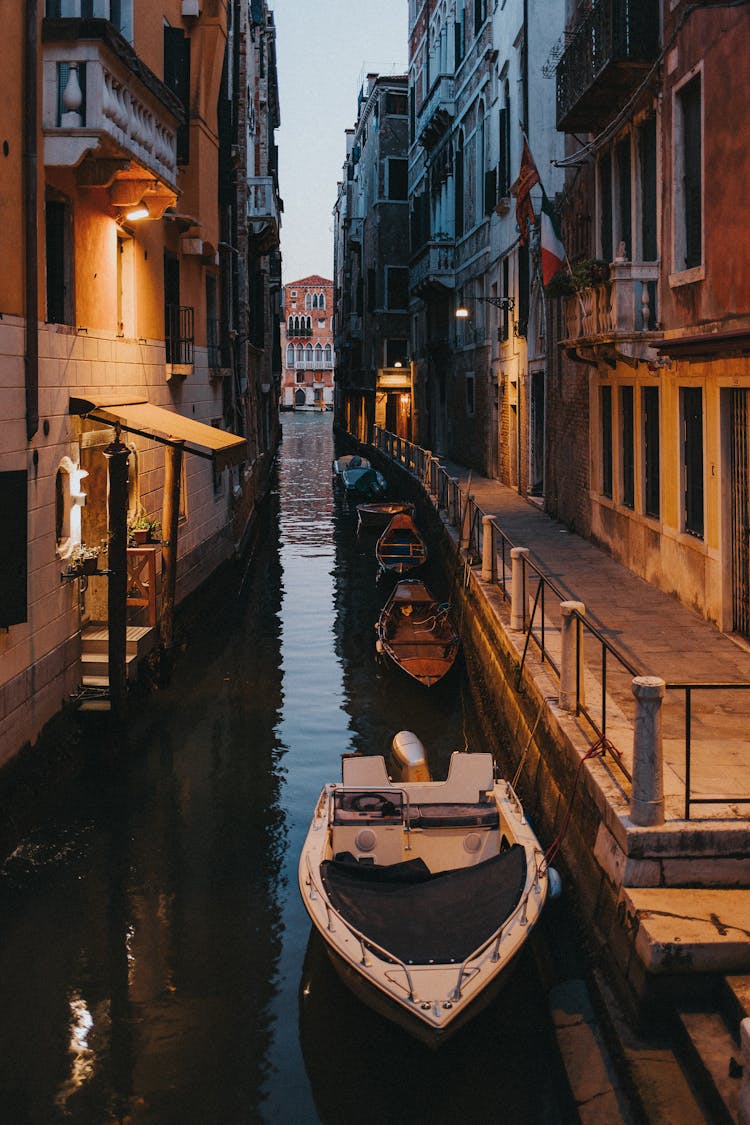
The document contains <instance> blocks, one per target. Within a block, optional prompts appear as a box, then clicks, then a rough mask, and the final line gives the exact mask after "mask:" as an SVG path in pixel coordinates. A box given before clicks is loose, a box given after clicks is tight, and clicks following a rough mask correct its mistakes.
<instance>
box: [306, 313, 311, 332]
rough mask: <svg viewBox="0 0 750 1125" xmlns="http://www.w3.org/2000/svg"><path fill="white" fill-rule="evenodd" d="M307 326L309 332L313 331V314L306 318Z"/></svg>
mask: <svg viewBox="0 0 750 1125" xmlns="http://www.w3.org/2000/svg"><path fill="white" fill-rule="evenodd" d="M305 327H306V328H307V331H308V332H312V317H311V316H308V317H306V318H305Z"/></svg>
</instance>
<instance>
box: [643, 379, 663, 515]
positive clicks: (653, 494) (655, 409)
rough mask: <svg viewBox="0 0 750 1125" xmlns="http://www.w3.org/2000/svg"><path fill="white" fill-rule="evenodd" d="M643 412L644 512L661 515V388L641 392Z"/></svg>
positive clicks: (647, 388)
mask: <svg viewBox="0 0 750 1125" xmlns="http://www.w3.org/2000/svg"><path fill="white" fill-rule="evenodd" d="M641 409H642V412H643V510H644V512H645V513H646V515H647V516H651V517H652V518H653V519H658V518H659V515H660V481H659V388H658V387H644V388H643V389H642V391H641Z"/></svg>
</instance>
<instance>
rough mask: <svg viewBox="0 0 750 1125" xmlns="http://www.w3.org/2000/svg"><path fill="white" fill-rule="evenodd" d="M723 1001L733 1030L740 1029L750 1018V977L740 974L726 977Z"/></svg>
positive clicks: (723, 984)
mask: <svg viewBox="0 0 750 1125" xmlns="http://www.w3.org/2000/svg"><path fill="white" fill-rule="evenodd" d="M722 1001H723V1011H724V1016H725V1018H726V1021H727V1023H728V1024H729V1026H730V1027H731V1028H737V1029H739V1026H740V1023H741V1022H742V1020H744V1019H747V1017H748V1016H750V976H748V975H743V974H739V973H738V974H736V975H734V976H727V977H724V980H723V982H722ZM737 1034H739V1030H738V1031H737Z"/></svg>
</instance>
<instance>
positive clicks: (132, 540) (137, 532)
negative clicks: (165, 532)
mask: <svg viewBox="0 0 750 1125" xmlns="http://www.w3.org/2000/svg"><path fill="white" fill-rule="evenodd" d="M160 539H161V524H160V523H159V521H158V520H152V519H151V518H150V516H144V515H141V516H135V517H134V518H133V519H132V520H130V522H129V523H128V545H129V546H131V547H132V546H139V545H141V544H143V543H158V542H159V540H160Z"/></svg>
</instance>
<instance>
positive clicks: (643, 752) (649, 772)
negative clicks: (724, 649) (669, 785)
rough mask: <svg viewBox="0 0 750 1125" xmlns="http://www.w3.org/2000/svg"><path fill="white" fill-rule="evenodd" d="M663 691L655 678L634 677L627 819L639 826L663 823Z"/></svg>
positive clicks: (662, 682)
mask: <svg viewBox="0 0 750 1125" xmlns="http://www.w3.org/2000/svg"><path fill="white" fill-rule="evenodd" d="M666 690H667V689H666V685H665V683H664V680H662V679H660V678H659V677H658V676H636V677H635V679H634V680H633V695H634V696H635V700H636V710H635V726H634V729H633V791H632V795H631V798H630V819H631V820H632V822H633V824H639V825H642V826H647V825H653V824H663V823H664V761H663V749H662V735H661V705H662V700H663V699H664V694H665V692H666Z"/></svg>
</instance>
